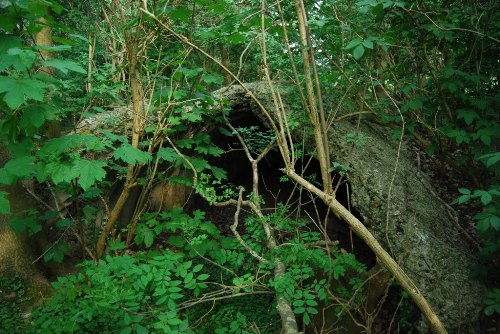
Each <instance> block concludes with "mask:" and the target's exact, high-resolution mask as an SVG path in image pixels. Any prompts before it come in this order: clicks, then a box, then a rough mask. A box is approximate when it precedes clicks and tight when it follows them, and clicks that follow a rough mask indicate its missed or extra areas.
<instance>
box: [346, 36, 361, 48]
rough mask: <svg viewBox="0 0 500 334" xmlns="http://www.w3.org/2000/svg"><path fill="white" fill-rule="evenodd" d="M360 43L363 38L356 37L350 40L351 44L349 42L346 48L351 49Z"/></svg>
mask: <svg viewBox="0 0 500 334" xmlns="http://www.w3.org/2000/svg"><path fill="white" fill-rule="evenodd" d="M360 44H361V39H359V38H357V37H356V38H355V39H353V40H352V41H350V42H349V44H347V46H346V47H345V48H344V49H346V50H349V49H352V48H354V47H356V46H358V45H360Z"/></svg>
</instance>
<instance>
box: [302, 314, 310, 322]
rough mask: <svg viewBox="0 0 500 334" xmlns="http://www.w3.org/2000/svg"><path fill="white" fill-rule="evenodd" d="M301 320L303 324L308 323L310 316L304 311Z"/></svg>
mask: <svg viewBox="0 0 500 334" xmlns="http://www.w3.org/2000/svg"><path fill="white" fill-rule="evenodd" d="M302 320H303V321H304V324H305V325H309V324H310V323H311V318H310V317H309V314H307V313H304V317H303V318H302Z"/></svg>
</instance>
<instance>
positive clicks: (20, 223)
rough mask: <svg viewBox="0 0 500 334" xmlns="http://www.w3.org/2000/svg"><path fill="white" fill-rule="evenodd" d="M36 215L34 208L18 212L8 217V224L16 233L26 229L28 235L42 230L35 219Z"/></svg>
mask: <svg viewBox="0 0 500 334" xmlns="http://www.w3.org/2000/svg"><path fill="white" fill-rule="evenodd" d="M36 215H37V212H36V211H35V210H28V211H23V212H18V213H16V215H15V216H14V217H12V218H11V219H10V221H9V226H10V228H12V229H13V230H14V232H16V233H22V232H24V231H25V230H27V231H28V233H29V235H33V234H35V233H38V232H40V231H41V230H42V226H41V225H40V224H38V222H37V221H36V217H37V216H36Z"/></svg>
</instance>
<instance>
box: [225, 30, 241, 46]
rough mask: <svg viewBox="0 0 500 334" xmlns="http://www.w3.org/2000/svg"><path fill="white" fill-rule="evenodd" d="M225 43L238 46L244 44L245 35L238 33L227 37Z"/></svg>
mask: <svg viewBox="0 0 500 334" xmlns="http://www.w3.org/2000/svg"><path fill="white" fill-rule="evenodd" d="M227 41H228V42H229V44H240V43H243V42H245V35H243V34H242V33H239V32H238V33H236V34H232V35H230V36H228V38H227Z"/></svg>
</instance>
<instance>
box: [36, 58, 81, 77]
mask: <svg viewBox="0 0 500 334" xmlns="http://www.w3.org/2000/svg"><path fill="white" fill-rule="evenodd" d="M45 66H46V67H54V68H56V69H58V70H59V71H61V72H63V73H64V74H67V73H68V71H73V72H78V73H82V74H85V73H87V71H85V70H84V69H83V67H81V66H80V65H78V64H77V63H75V62H74V61H71V60H63V59H50V60H46V61H45Z"/></svg>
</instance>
